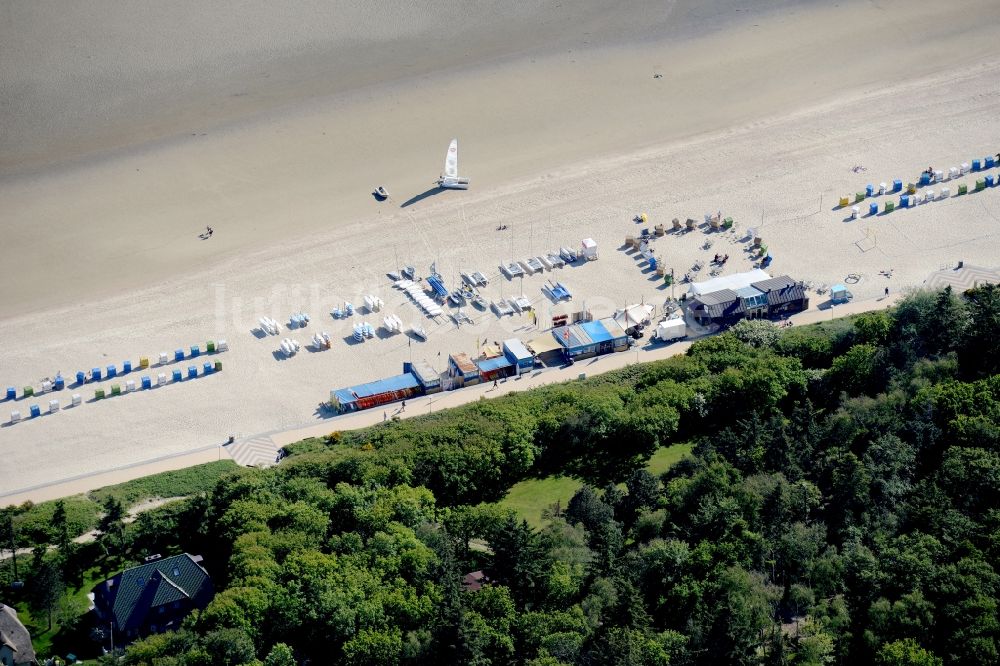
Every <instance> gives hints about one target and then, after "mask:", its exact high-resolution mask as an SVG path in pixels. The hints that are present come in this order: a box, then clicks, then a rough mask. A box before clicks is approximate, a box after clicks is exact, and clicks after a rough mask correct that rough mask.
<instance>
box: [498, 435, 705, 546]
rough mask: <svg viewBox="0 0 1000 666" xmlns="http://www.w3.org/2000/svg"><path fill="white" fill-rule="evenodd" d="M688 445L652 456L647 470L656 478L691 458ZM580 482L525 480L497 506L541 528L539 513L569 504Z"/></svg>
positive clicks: (567, 478)
mask: <svg viewBox="0 0 1000 666" xmlns="http://www.w3.org/2000/svg"><path fill="white" fill-rule="evenodd" d="M690 453H691V445H690V444H674V445H673V446H665V447H663V448H660V449H658V450H657V451H656V453H654V454H653V455H652V456H651V457H650V459H649V462H648V463H647V464H646V469H648V470H649V471H650V473H652V474H655V475H657V476H659V475H660V474H662V473H663V472H665V471H667V470H668V469H670V467H671V466H672V465H673V464H674V463H676V462H677V461H678V460H680V459H681V458H683V457H685V456H687V455H690ZM582 485H583V482H582V481H580V480H579V479H574V478H573V477H570V476H548V477H545V478H544V479H528V480H526V481H521V482H520V483H516V484H514V486H512V487H511V489H510V491H509V492H508V493H507V496H506V497H504V498H503V500H501V501H500V506H502V507H504V508H507V509H513V510H514V511H516V512H517V515H518V516H519V517H521V518H523V519H524V520H527V521H528V524H529V525H531V526H532V527H534V528H539V527H542V526H543V525H544V524H545V521H544V520H543V519H542V511H544V510H545V509H547V508H549V507H550V506H552V505H553V504H555V503H556V502H559V503H560V505H561V506H562V508H563V509H565V508H566V505H567V504H568V503H569V500H570V498H571V497H573V493H575V492H576V491H577V490H579V489H580V486H582Z"/></svg>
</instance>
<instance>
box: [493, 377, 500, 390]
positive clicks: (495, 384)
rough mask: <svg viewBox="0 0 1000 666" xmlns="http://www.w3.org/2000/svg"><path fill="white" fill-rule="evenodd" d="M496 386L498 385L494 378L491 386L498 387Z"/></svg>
mask: <svg viewBox="0 0 1000 666" xmlns="http://www.w3.org/2000/svg"><path fill="white" fill-rule="evenodd" d="M498 387H499V384H498V383H497V380H496V379H494V380H493V388H498Z"/></svg>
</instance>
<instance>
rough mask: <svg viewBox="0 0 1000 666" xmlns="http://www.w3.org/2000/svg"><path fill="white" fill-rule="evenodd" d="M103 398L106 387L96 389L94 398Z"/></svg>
mask: <svg viewBox="0 0 1000 666" xmlns="http://www.w3.org/2000/svg"><path fill="white" fill-rule="evenodd" d="M103 399H104V389H97V390H96V391H94V400H103Z"/></svg>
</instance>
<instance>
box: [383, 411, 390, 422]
mask: <svg viewBox="0 0 1000 666" xmlns="http://www.w3.org/2000/svg"><path fill="white" fill-rule="evenodd" d="M382 420H383V421H388V420H389V413H388V412H386V411H385V410H382Z"/></svg>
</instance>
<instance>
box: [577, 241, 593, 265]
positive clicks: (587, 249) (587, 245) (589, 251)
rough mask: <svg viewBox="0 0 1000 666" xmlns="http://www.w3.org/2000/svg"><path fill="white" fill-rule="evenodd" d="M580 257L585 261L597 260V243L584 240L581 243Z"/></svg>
mask: <svg viewBox="0 0 1000 666" xmlns="http://www.w3.org/2000/svg"><path fill="white" fill-rule="evenodd" d="M580 256H581V257H583V258H584V259H586V260H587V261H594V260H595V259H597V242H596V241H595V240H594V239H593V238H584V239H583V241H582V242H581V247H580Z"/></svg>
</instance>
